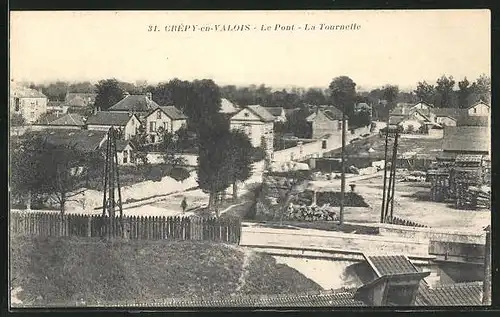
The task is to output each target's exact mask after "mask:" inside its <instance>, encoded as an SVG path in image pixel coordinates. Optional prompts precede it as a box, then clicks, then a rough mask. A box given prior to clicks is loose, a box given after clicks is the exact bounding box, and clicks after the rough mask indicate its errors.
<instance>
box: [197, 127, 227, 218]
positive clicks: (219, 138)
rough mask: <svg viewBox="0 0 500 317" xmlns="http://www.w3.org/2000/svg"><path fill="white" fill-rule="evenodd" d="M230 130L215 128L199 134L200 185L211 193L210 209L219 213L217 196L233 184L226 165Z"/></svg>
mask: <svg viewBox="0 0 500 317" xmlns="http://www.w3.org/2000/svg"><path fill="white" fill-rule="evenodd" d="M230 142H231V140H230V134H229V131H224V130H213V131H212V132H211V133H205V134H201V135H200V136H199V148H198V185H199V186H200V188H201V189H202V190H203V191H204V192H206V193H208V194H209V202H208V209H209V210H210V211H213V210H215V213H216V215H217V216H218V215H219V212H218V209H217V204H216V197H217V196H218V194H219V193H220V192H222V191H223V190H225V189H226V188H227V187H228V186H229V185H230V184H231V181H232V179H231V176H232V175H231V173H230V171H229V169H228V168H227V166H226V162H228V161H229V159H228V156H229V155H230V153H229V152H228V151H227V149H228V148H230Z"/></svg>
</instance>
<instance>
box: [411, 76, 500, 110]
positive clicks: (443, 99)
mask: <svg viewBox="0 0 500 317" xmlns="http://www.w3.org/2000/svg"><path fill="white" fill-rule="evenodd" d="M456 86H457V88H458V89H455V87H456ZM415 95H416V96H417V97H418V98H419V99H421V100H424V101H426V102H429V103H432V104H434V105H435V106H436V107H439V108H466V107H468V106H470V105H471V104H472V103H474V102H477V101H478V100H479V99H482V100H483V101H485V102H488V103H489V102H490V98H491V79H490V78H489V77H488V76H486V75H481V76H480V77H479V78H477V79H476V80H475V81H474V82H470V81H469V80H468V79H467V77H465V78H463V79H462V80H460V81H458V83H457V82H456V81H455V79H454V78H453V76H446V75H443V76H441V77H439V78H438V79H437V80H436V84H431V83H427V82H426V81H422V82H419V83H418V84H417V88H416V89H415Z"/></svg>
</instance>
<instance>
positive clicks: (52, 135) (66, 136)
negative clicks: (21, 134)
mask: <svg viewBox="0 0 500 317" xmlns="http://www.w3.org/2000/svg"><path fill="white" fill-rule="evenodd" d="M106 134H107V132H106V131H88V130H66V129H65V130H61V129H47V130H43V131H32V132H30V133H29V135H41V136H43V137H44V138H45V139H46V140H47V142H49V143H52V144H58V145H59V144H64V145H70V146H72V145H74V146H76V148H78V149H80V150H82V151H84V152H91V151H94V150H96V149H97V148H98V147H99V145H100V144H101V142H103V141H104V138H105V137H106Z"/></svg>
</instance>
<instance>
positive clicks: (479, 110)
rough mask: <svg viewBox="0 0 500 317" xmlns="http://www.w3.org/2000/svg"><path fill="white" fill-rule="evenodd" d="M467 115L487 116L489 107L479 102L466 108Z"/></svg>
mask: <svg viewBox="0 0 500 317" xmlns="http://www.w3.org/2000/svg"><path fill="white" fill-rule="evenodd" d="M467 114H468V115H469V116H489V115H490V105H488V104H487V103H485V102H484V101H482V100H480V101H479V102H477V103H475V104H473V105H471V106H470V107H468V108H467Z"/></svg>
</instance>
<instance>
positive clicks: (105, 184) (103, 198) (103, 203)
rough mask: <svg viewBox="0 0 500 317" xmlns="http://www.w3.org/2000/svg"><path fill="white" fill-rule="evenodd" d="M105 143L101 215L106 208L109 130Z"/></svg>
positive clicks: (104, 213)
mask: <svg viewBox="0 0 500 317" xmlns="http://www.w3.org/2000/svg"><path fill="white" fill-rule="evenodd" d="M107 139H108V140H107V141H108V142H107V143H106V153H105V155H106V162H105V164H104V195H103V197H102V215H103V216H105V215H106V208H107V205H108V201H107V197H106V193H107V186H108V168H109V156H108V152H109V151H108V148H109V131H108V137H107Z"/></svg>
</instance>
